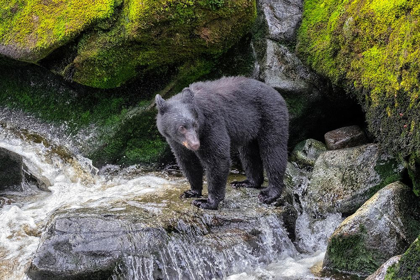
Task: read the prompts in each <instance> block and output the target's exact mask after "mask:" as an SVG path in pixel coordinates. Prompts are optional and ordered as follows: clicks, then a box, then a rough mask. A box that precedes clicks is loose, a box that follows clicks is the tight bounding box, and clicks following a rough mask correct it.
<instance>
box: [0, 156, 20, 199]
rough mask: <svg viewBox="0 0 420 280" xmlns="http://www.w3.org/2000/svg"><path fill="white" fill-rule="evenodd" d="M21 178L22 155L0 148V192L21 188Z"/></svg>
mask: <svg viewBox="0 0 420 280" xmlns="http://www.w3.org/2000/svg"><path fill="white" fill-rule="evenodd" d="M23 179H24V174H23V162H22V157H21V156H19V155H18V154H15V153H13V152H11V151H9V150H6V149H3V148H0V192H1V191H6V190H11V191H20V190H22V186H21V185H22V182H23Z"/></svg>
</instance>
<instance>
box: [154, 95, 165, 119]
mask: <svg viewBox="0 0 420 280" xmlns="http://www.w3.org/2000/svg"><path fill="white" fill-rule="evenodd" d="M155 102H156V107H157V108H158V110H159V112H160V113H162V114H163V113H164V112H165V109H166V101H165V99H163V98H162V96H160V94H156V97H155Z"/></svg>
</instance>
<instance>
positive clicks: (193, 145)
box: [182, 132, 200, 151]
mask: <svg viewBox="0 0 420 280" xmlns="http://www.w3.org/2000/svg"><path fill="white" fill-rule="evenodd" d="M182 144H183V145H184V146H185V147H186V148H187V149H190V150H191V151H197V150H198V149H199V148H200V140H198V138H197V134H195V133H193V132H187V133H186V134H185V141H184V142H182Z"/></svg>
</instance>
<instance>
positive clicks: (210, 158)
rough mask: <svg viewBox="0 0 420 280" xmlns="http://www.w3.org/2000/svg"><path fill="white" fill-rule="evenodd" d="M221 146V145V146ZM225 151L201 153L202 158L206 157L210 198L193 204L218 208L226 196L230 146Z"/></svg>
mask: <svg viewBox="0 0 420 280" xmlns="http://www.w3.org/2000/svg"><path fill="white" fill-rule="evenodd" d="M219 148H220V147H219ZM226 149H227V150H226V151H225V152H224V153H217V152H215V151H213V153H211V154H206V153H200V154H199V156H200V159H202V158H203V157H204V158H205V159H206V161H204V160H203V159H202V162H205V163H206V176H207V185H208V193H209V195H208V199H197V200H194V201H193V205H195V206H197V207H199V208H203V209H212V210H217V207H218V205H219V203H220V201H222V200H223V199H224V198H225V190H226V183H227V178H228V175H229V168H230V157H229V155H230V154H229V148H228V147H227V148H226ZM219 151H220V150H219Z"/></svg>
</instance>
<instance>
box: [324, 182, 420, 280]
mask: <svg viewBox="0 0 420 280" xmlns="http://www.w3.org/2000/svg"><path fill="white" fill-rule="evenodd" d="M419 232H420V202H419V200H418V198H417V197H416V196H415V195H414V194H413V192H412V191H411V189H410V188H409V187H407V186H405V185H404V184H402V183H400V182H395V183H392V184H389V185H388V186H386V187H385V188H383V189H381V190H380V191H378V192H377V193H376V194H375V195H374V196H373V197H372V198H371V199H369V200H368V201H367V202H366V203H365V204H363V206H362V207H360V209H358V210H357V212H356V213H354V214H353V215H351V216H349V217H348V218H347V219H345V220H344V221H343V222H342V223H341V225H340V226H339V227H338V228H337V229H336V231H335V232H334V234H333V235H332V236H331V238H330V240H329V243H328V248H327V253H326V255H325V259H324V264H323V266H324V267H325V268H326V269H329V270H338V271H343V272H348V273H353V274H358V275H363V276H368V275H370V274H372V273H373V272H374V271H376V270H377V269H378V267H379V266H380V265H382V264H383V263H384V262H385V261H387V260H388V259H389V258H391V257H392V256H395V255H399V254H402V253H404V252H405V250H407V248H408V247H409V246H410V244H411V243H412V242H413V241H414V240H415V239H416V237H417V236H418V234H419Z"/></svg>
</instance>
